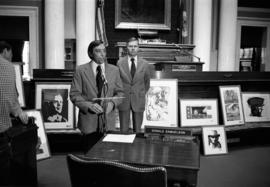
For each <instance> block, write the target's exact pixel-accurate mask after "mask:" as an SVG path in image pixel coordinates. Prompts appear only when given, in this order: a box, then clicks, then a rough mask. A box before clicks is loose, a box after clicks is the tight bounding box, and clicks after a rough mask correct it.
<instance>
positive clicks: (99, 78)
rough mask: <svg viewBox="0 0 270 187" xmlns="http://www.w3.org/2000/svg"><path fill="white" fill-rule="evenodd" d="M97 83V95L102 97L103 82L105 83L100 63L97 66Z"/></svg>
mask: <svg viewBox="0 0 270 187" xmlns="http://www.w3.org/2000/svg"><path fill="white" fill-rule="evenodd" d="M96 83H97V89H98V95H97V96H98V97H100V96H101V91H102V87H103V83H104V81H103V78H102V69H101V67H100V65H99V66H98V67H97V75H96Z"/></svg>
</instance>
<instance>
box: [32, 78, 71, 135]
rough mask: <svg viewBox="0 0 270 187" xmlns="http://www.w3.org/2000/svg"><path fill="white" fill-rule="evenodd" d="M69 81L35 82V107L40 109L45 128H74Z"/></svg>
mask: <svg viewBox="0 0 270 187" xmlns="http://www.w3.org/2000/svg"><path fill="white" fill-rule="evenodd" d="M70 86H71V85H70V83H69V82H36V86H35V88H36V99H35V101H36V103H35V105H36V109H40V110H41V113H42V116H43V119H44V125H45V129H52V130H59V129H62V130H63V129H74V105H73V103H72V102H71V101H70V98H69V93H70Z"/></svg>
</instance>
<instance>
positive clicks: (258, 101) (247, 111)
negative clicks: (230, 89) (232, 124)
mask: <svg viewBox="0 0 270 187" xmlns="http://www.w3.org/2000/svg"><path fill="white" fill-rule="evenodd" d="M242 102H243V109H244V117H245V121H246V122H265V121H270V94H269V93H258V92H242Z"/></svg>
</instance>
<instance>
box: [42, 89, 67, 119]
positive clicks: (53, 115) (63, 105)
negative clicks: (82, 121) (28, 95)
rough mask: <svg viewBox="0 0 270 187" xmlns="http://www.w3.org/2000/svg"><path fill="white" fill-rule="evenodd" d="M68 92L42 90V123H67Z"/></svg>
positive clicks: (62, 90) (63, 90)
mask: <svg viewBox="0 0 270 187" xmlns="http://www.w3.org/2000/svg"><path fill="white" fill-rule="evenodd" d="M67 99H68V90H67V89H43V90H42V114H43V117H44V122H67V121H68V100H67Z"/></svg>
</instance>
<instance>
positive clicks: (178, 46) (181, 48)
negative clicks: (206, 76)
mask: <svg viewBox="0 0 270 187" xmlns="http://www.w3.org/2000/svg"><path fill="white" fill-rule="evenodd" d="M174 45H175V47H177V48H179V51H181V50H182V51H183V52H184V53H186V54H188V55H190V56H192V57H195V58H196V59H197V60H198V62H201V59H200V57H197V56H196V55H194V54H192V53H190V52H188V51H186V50H185V49H184V48H183V47H181V46H180V45H179V44H174Z"/></svg>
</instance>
